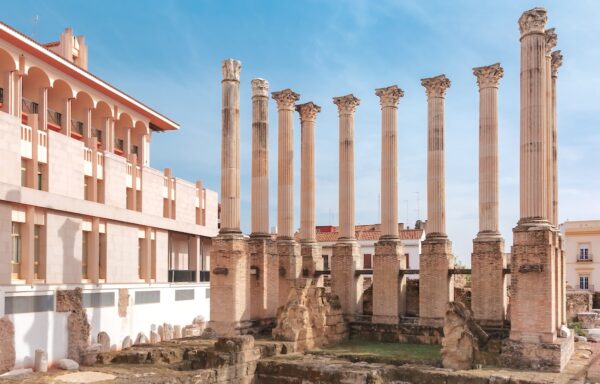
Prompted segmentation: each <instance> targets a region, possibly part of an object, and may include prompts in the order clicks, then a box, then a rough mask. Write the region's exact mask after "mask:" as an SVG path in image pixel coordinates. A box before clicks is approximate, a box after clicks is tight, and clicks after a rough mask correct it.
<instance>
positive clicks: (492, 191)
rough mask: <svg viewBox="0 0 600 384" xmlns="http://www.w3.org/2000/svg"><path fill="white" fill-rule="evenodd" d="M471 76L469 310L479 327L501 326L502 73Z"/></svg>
mask: <svg viewBox="0 0 600 384" xmlns="http://www.w3.org/2000/svg"><path fill="white" fill-rule="evenodd" d="M473 74H474V75H475V76H476V77H477V84H478V85H479V233H478V234H477V237H476V238H475V239H474V240H473V254H472V255H471V269H472V271H471V272H472V274H471V276H472V286H473V289H472V298H471V309H472V310H473V314H474V316H475V319H477V321H478V322H479V323H480V324H482V325H489V326H502V325H503V323H504V320H505V319H506V308H507V305H508V296H507V281H506V277H505V275H504V268H506V260H505V257H504V240H503V239H502V237H501V235H500V232H499V220H498V83H499V81H500V79H501V78H502V76H503V75H504V70H503V69H502V67H501V66H500V64H492V65H489V66H485V67H478V68H473Z"/></svg>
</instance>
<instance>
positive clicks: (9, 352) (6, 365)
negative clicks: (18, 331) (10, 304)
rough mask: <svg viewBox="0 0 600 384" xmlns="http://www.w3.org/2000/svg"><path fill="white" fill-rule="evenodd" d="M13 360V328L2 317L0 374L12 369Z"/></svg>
mask: <svg viewBox="0 0 600 384" xmlns="http://www.w3.org/2000/svg"><path fill="white" fill-rule="evenodd" d="M15 358H16V355H15V327H14V326H13V323H12V321H10V320H9V319H8V318H6V317H3V318H1V319H0V374H1V373H3V372H6V371H10V370H11V369H12V368H13V367H14V365H15Z"/></svg>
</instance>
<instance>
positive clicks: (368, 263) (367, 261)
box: [363, 253, 373, 269]
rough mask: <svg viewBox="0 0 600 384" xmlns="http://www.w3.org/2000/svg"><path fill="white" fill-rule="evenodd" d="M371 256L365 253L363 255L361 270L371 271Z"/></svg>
mask: <svg viewBox="0 0 600 384" xmlns="http://www.w3.org/2000/svg"><path fill="white" fill-rule="evenodd" d="M372 259H373V258H372V256H371V254H370V253H365V254H364V255H363V268H364V269H373V263H372Z"/></svg>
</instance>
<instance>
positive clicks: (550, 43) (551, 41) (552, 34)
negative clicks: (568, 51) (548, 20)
mask: <svg viewBox="0 0 600 384" xmlns="http://www.w3.org/2000/svg"><path fill="white" fill-rule="evenodd" d="M545 36H546V55H550V52H551V51H552V49H553V48H554V47H556V41H557V38H558V37H557V36H556V29H554V28H550V29H546V32H545Z"/></svg>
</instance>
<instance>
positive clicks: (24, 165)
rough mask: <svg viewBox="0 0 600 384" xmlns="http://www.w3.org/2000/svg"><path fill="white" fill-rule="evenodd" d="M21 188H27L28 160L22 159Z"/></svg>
mask: <svg viewBox="0 0 600 384" xmlns="http://www.w3.org/2000/svg"><path fill="white" fill-rule="evenodd" d="M21 186H22V187H26V186H27V160H25V159H21Z"/></svg>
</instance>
